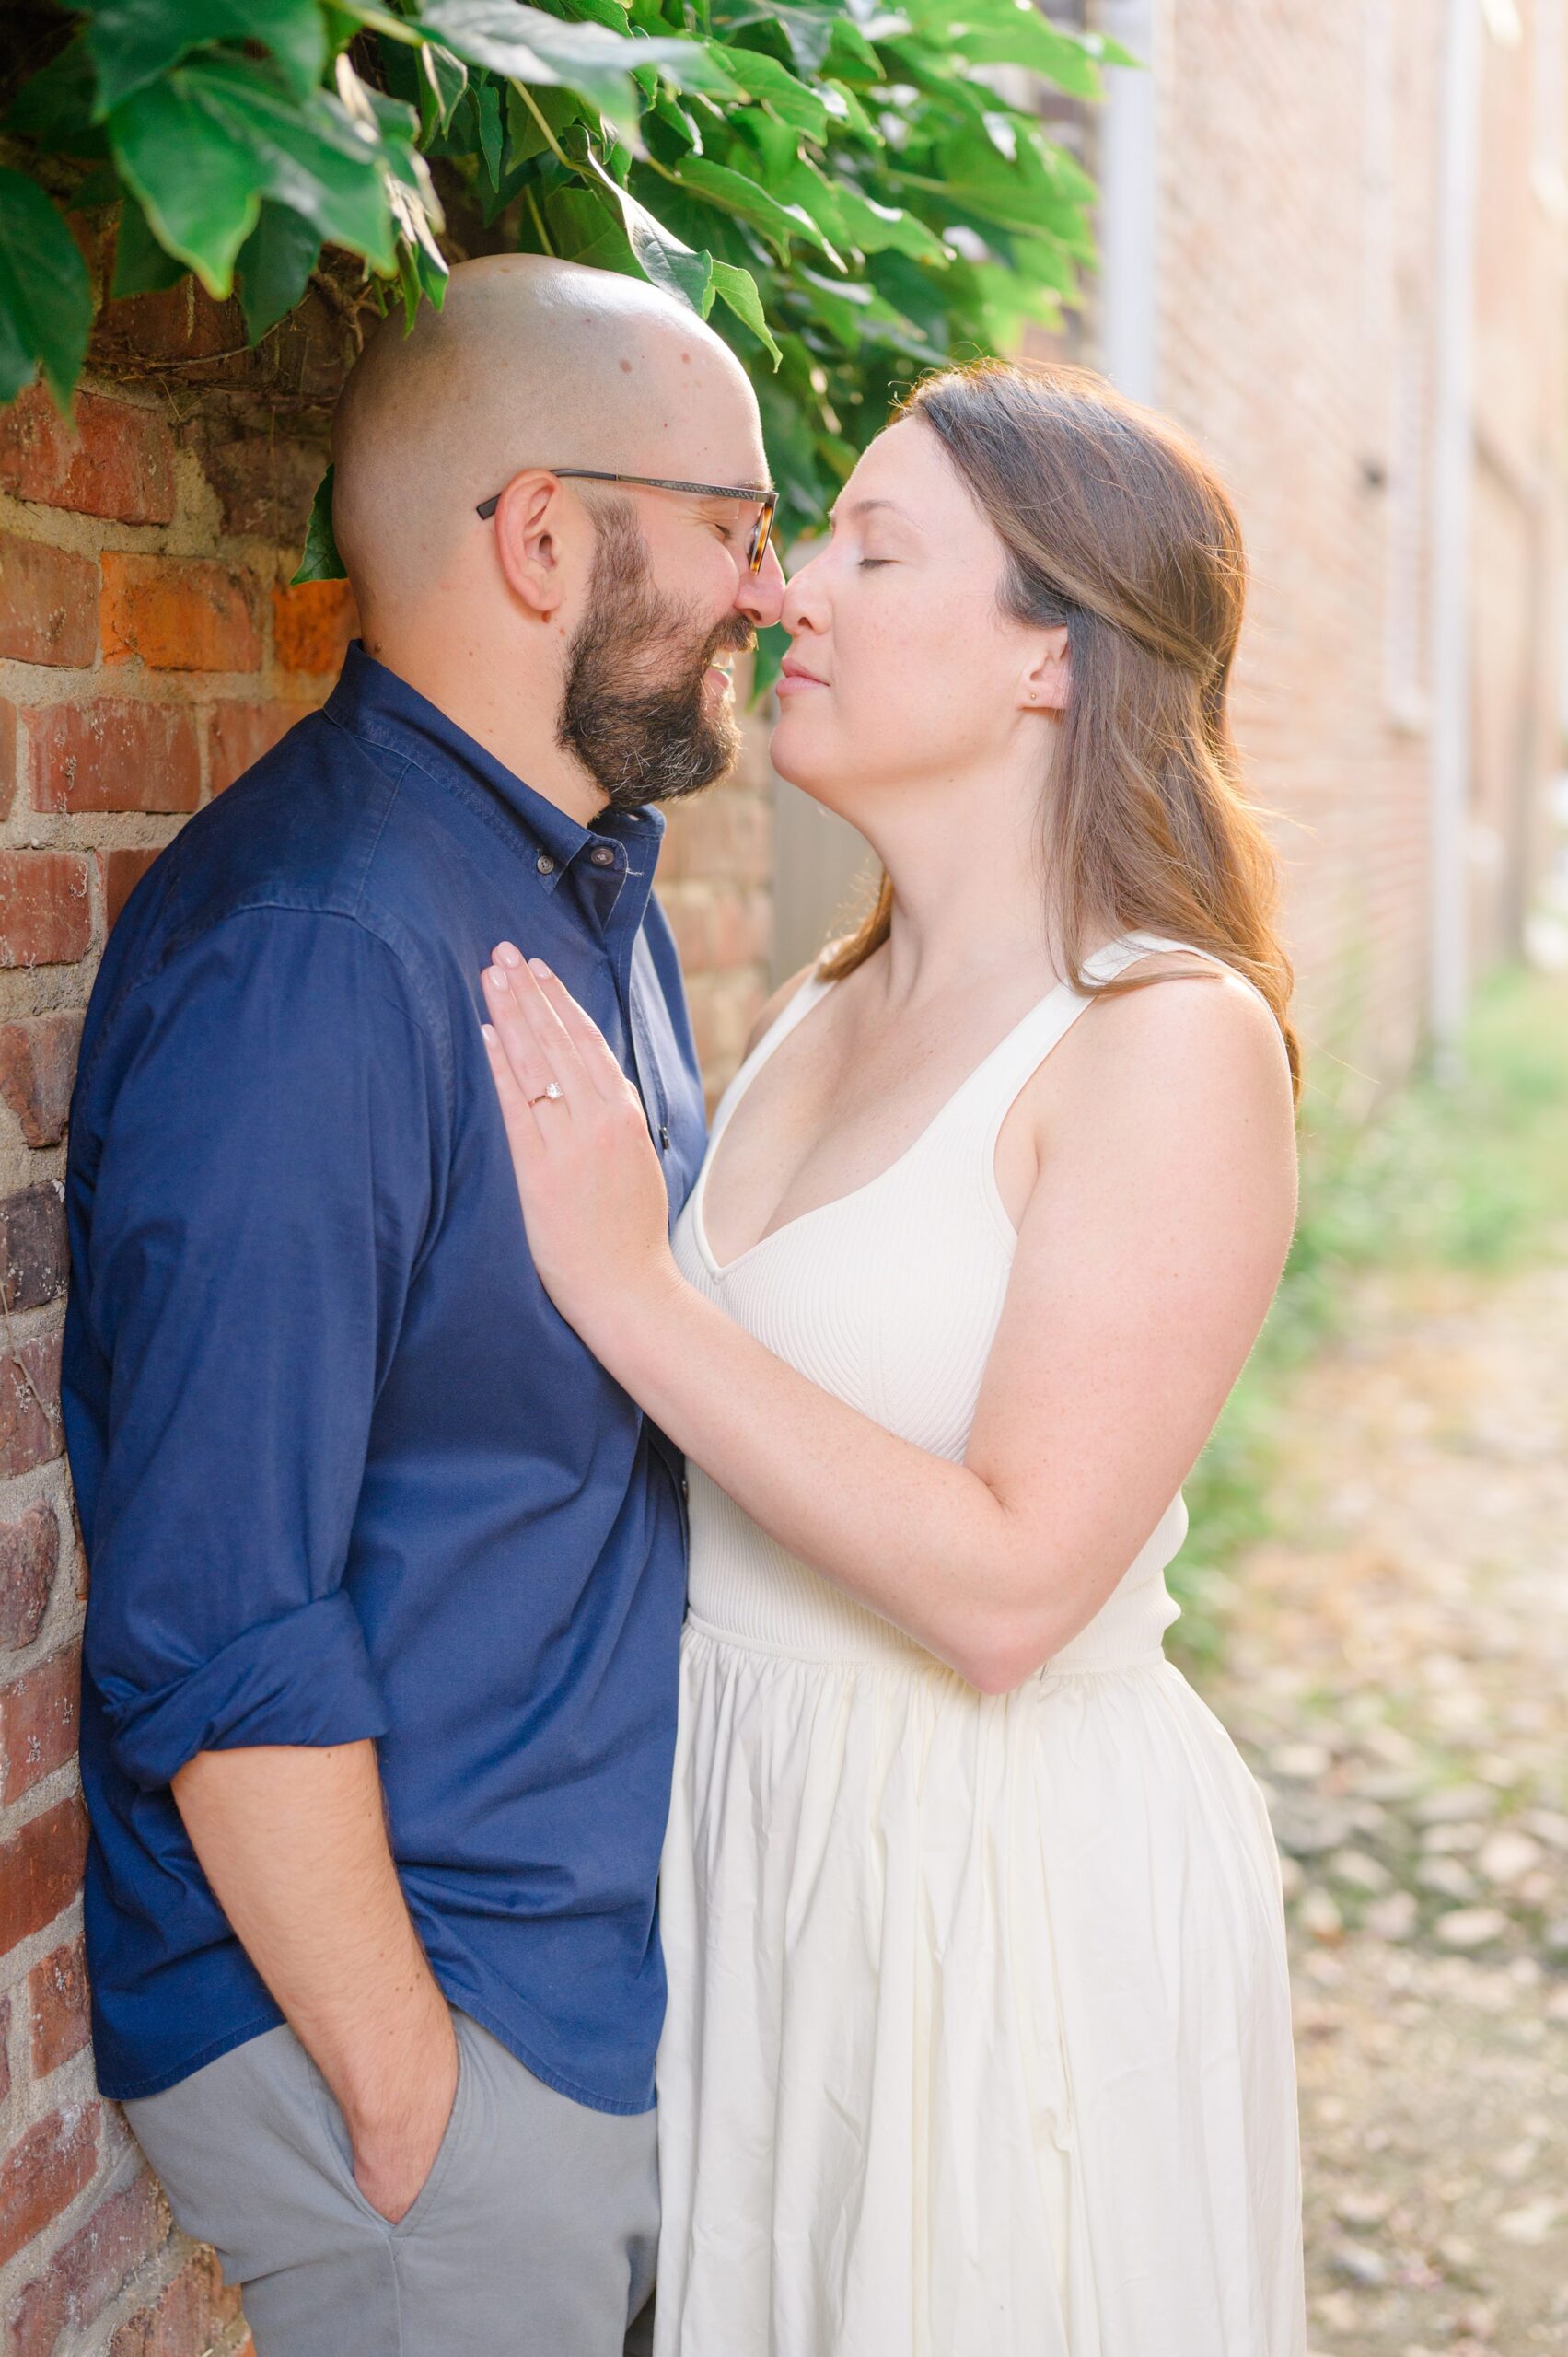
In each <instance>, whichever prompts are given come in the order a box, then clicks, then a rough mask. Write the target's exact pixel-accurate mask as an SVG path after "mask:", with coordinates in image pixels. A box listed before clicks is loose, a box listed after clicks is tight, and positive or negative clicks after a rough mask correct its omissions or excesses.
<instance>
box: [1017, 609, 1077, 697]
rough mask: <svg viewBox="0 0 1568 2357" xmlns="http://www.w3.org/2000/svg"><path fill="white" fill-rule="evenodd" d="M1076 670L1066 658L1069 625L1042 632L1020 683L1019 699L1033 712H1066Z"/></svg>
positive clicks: (1059, 624)
mask: <svg viewBox="0 0 1568 2357" xmlns="http://www.w3.org/2000/svg"><path fill="white" fill-rule="evenodd" d="M1072 689H1073V673H1072V667H1071V665H1070V664H1069V662H1068V659H1067V625H1066V624H1065V622H1058V623H1057V624H1056V625H1055V626H1054V627H1053V628H1052V629H1051V630H1048V631H1044V632H1042V633H1041V634H1040V640H1039V642H1038V644H1037V647H1036V652H1035V659H1034V661H1033V662H1032V663H1031V664H1030V665H1029V667H1028V670H1027V671H1026V672H1025V673H1024V675H1023V677H1022V679H1020V681H1019V683H1018V702H1020V703H1021V704H1023V705H1024V706H1025V708H1026V709H1027V710H1028V711H1031V712H1065V711H1066V709H1067V699H1068V696H1069V695H1070V694H1071V693H1072Z"/></svg>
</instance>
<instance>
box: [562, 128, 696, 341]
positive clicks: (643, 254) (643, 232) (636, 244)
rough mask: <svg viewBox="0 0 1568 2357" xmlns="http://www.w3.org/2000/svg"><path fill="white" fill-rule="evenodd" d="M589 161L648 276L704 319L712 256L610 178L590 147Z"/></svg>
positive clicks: (588, 151)
mask: <svg viewBox="0 0 1568 2357" xmlns="http://www.w3.org/2000/svg"><path fill="white" fill-rule="evenodd" d="M586 160H587V168H588V169H589V170H590V171H591V172H592V174H593V176H594V178H595V180H597V181H598V184H599V186H600V187H601V188H602V189H603V190H604V191H605V192H606V194H607V195H608V196H609V197H610V202H611V203H613V204H615V205H616V206H617V207H618V208H619V211H620V214H621V220H622V222H623V223H624V225H625V229H626V236H627V238H628V240H629V242H630V244H631V248H632V251H633V253H634V254H635V255H636V257H637V261H638V262H639V263H640V265H641V267H642V270H643V273H644V274H645V277H646V278H647V279H648V280H649V281H650V282H651V284H654V285H655V286H659V287H662V288H663V289H664V292H665V293H666V294H667V295H673V296H676V297H677V299H678V300H679V301H680V302H682V303H689V304H690V305H691V308H692V309H693V310H694V311H695V312H696V313H697V315H698V317H699V318H700V319H706V318H707V316H708V313H709V311H710V310H711V309H712V308H713V302H714V296H713V268H714V264H713V257H712V255H711V254H705V253H694V252H693V251H692V250H691V247H690V246H689V245H687V244H686V243H685V242H684V241H683V239H681V238H678V237H677V236H676V235H675V233H674V231H673V230H671V229H667V228H666V227H665V226H664V225H663V223H662V222H660V221H656V219H655V218H654V216H653V215H652V214H651V213H650V212H649V211H648V208H647V206H646V205H645V204H640V203H638V202H637V199H636V198H635V197H634V196H633V193H632V192H631V190H630V189H629V188H622V187H621V183H620V181H619V180H611V178H610V174H609V173H608V172H607V171H606V170H605V168H604V166H603V165H602V164H601V163H600V162H599V160H598V157H597V156H596V155H595V154H594V152H593V150H592V148H591V147H590V148H589V149H588V150H587V159H586Z"/></svg>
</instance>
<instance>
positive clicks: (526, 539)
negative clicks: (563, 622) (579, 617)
mask: <svg viewBox="0 0 1568 2357" xmlns="http://www.w3.org/2000/svg"><path fill="white" fill-rule="evenodd" d="M575 520H576V519H575V517H571V516H570V514H569V509H568V502H567V496H566V493H564V492H563V490H562V488H561V484H560V482H559V481H558V480H557V478H556V477H555V476H554V475H551V474H544V473H541V472H540V471H539V470H537V469H535V470H530V471H529V472H528V473H527V474H521V475H514V476H513V478H512V480H511V482H509V483H508V484H507V485H506V488H505V491H504V492H503V493H502V494H501V498H500V503H499V505H497V507H496V510H495V514H494V518H493V520H492V525H491V528H492V530H493V531H494V534H495V552H496V555H497V556H498V558H499V559H500V563H501V570H502V572H503V573H504V574H505V577H506V586H507V587H508V588H509V589H510V590H511V592H512V594H513V596H514V597H515V598H518V599H519V600H520V601H521V603H522V604H523V606H524V607H525V608H526V609H527V610H528V612H529V613H531V614H536V615H538V616H539V618H540V621H548V620H549V619H550V617H551V616H552V614H554V613H555V611H556V610H557V609H558V608H559V606H560V604H561V602H562V599H563V598H564V596H565V594H566V583H565V578H564V569H563V563H562V560H563V554H564V545H563V544H564V543H565V541H566V540H569V539H570V538H571V536H572V535H571V526H572V524H573V523H574V522H575Z"/></svg>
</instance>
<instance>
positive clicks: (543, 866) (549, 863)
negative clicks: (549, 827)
mask: <svg viewBox="0 0 1568 2357" xmlns="http://www.w3.org/2000/svg"><path fill="white" fill-rule="evenodd" d="M534 865H535V866H536V867H537V868H538V870H539V872H540V875H541V876H548V875H549V874H550V872H551V870H552V868H553V866H554V865H555V862H554V861H553V860H552V858H551V856H550V853H548V852H547V851H541V852H540V855H539V857H538V858H537V859H536V860H535V862H534Z"/></svg>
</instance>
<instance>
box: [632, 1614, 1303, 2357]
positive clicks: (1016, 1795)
mask: <svg viewBox="0 0 1568 2357" xmlns="http://www.w3.org/2000/svg"><path fill="white" fill-rule="evenodd" d="M660 1904H661V1921H662V1926H663V1937H664V1945H665V1953H666V1957H667V1960H668V1974H669V1989H670V1995H669V2012H668V2024H667V2027H666V2030H665V2035H664V2039H663V2043H662V2045H661V2048H660V2051H659V2061H658V2107H659V2150H660V2162H661V2177H662V2187H663V2209H664V2224H663V2231H662V2235H661V2241H660V2255H659V2273H658V2300H657V2328H656V2333H657V2337H656V2357H1303V2352H1304V2351H1305V2347H1306V2326H1305V2307H1304V2294H1303V2284H1302V2252H1301V2208H1300V2177H1299V2158H1298V2142H1297V2128H1296V2108H1295V2068H1294V2059H1293V2051H1292V2042H1291V2018H1290V2002H1289V1991H1288V1986H1287V1975H1286V1962H1285V1944H1284V1922H1283V1909H1282V1904H1281V1890H1280V1874H1279V1863H1278V1857H1277V1853H1276V1852H1275V1848H1274V1842H1273V1837H1272V1832H1271V1829H1270V1826H1269V1822H1268V1817H1267V1814H1266V1812H1265V1809H1264V1805H1263V1801H1262V1797H1261V1795H1260V1792H1259V1790H1258V1787H1257V1785H1256V1783H1255V1782H1253V1780H1252V1778H1251V1776H1250V1775H1249V1772H1248V1770H1247V1768H1246V1766H1245V1764H1244V1762H1243V1761H1242V1759H1241V1758H1240V1756H1239V1755H1238V1753H1237V1750H1236V1748H1235V1747H1234V1745H1233V1744H1232V1743H1231V1741H1230V1739H1229V1737H1228V1736H1226V1734H1225V1731H1224V1729H1223V1728H1222V1727H1221V1726H1220V1724H1219V1723H1218V1721H1217V1720H1216V1719H1215V1718H1214V1714H1213V1713H1211V1712H1210V1711H1209V1710H1208V1708H1207V1707H1206V1705H1205V1704H1204V1703H1203V1702H1202V1701H1200V1699H1199V1698H1198V1696H1197V1695H1196V1694H1195V1693H1194V1692H1193V1691H1192V1689H1191V1687H1190V1686H1189V1685H1188V1684H1187V1682H1186V1680H1185V1679H1184V1678H1182V1677H1181V1676H1180V1674H1179V1672H1178V1671H1177V1670H1176V1669H1175V1668H1173V1667H1172V1666H1170V1665H1169V1664H1168V1663H1167V1662H1166V1661H1165V1660H1164V1659H1163V1657H1161V1656H1159V1655H1157V1654H1156V1655H1152V1656H1148V1655H1146V1656H1145V1657H1144V1658H1143V1659H1141V1660H1138V1661H1136V1662H1133V1663H1130V1664H1127V1665H1123V1666H1116V1667H1113V1668H1096V1669H1081V1668H1071V1669H1064V1670H1058V1669H1056V1668H1054V1667H1048V1669H1047V1670H1046V1671H1044V1672H1042V1673H1041V1674H1040V1677H1038V1678H1035V1679H1033V1680H1031V1681H1030V1682H1029V1683H1028V1685H1026V1686H1025V1687H1023V1688H1022V1689H1019V1691H1017V1692H1016V1693H1014V1694H1010V1695H1005V1696H985V1695H981V1694H978V1693H977V1692H976V1691H975V1690H974V1689H972V1688H971V1687H969V1686H967V1685H966V1684H965V1683H964V1682H963V1681H962V1680H961V1679H960V1678H958V1677H956V1676H954V1675H953V1674H952V1673H951V1672H949V1671H947V1669H945V1668H944V1667H943V1666H941V1665H940V1664H938V1663H936V1662H935V1661H933V1660H932V1659H931V1658H930V1657H929V1656H927V1655H907V1654H906V1655H903V1656H902V1657H889V1658H888V1659H885V1660H874V1661H859V1660H848V1661H824V1660H821V1659H812V1658H805V1657H798V1658H797V1657H792V1656H791V1655H788V1654H784V1653H781V1652H779V1651H778V1650H776V1649H774V1648H772V1647H767V1646H761V1645H756V1644H752V1643H747V1642H744V1641H740V1642H738V1641H736V1640H735V1639H734V1638H733V1637H732V1636H729V1635H726V1634H724V1633H721V1632H719V1631H713V1630H710V1629H708V1628H706V1627H704V1626H703V1623H702V1622H701V1621H691V1622H690V1623H689V1624H688V1627H687V1631H686V1634H685V1639H684V1643H683V1662H682V1692H681V1712H680V1734H679V1750H678V1756H677V1764H676V1774H675V1785H674V1798H673V1804H672V1808H671V1814H670V1820H669V1830H668V1840H667V1844H666V1849H665V1854H664V1867H663V1880H662V1884H661V1902H660Z"/></svg>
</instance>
